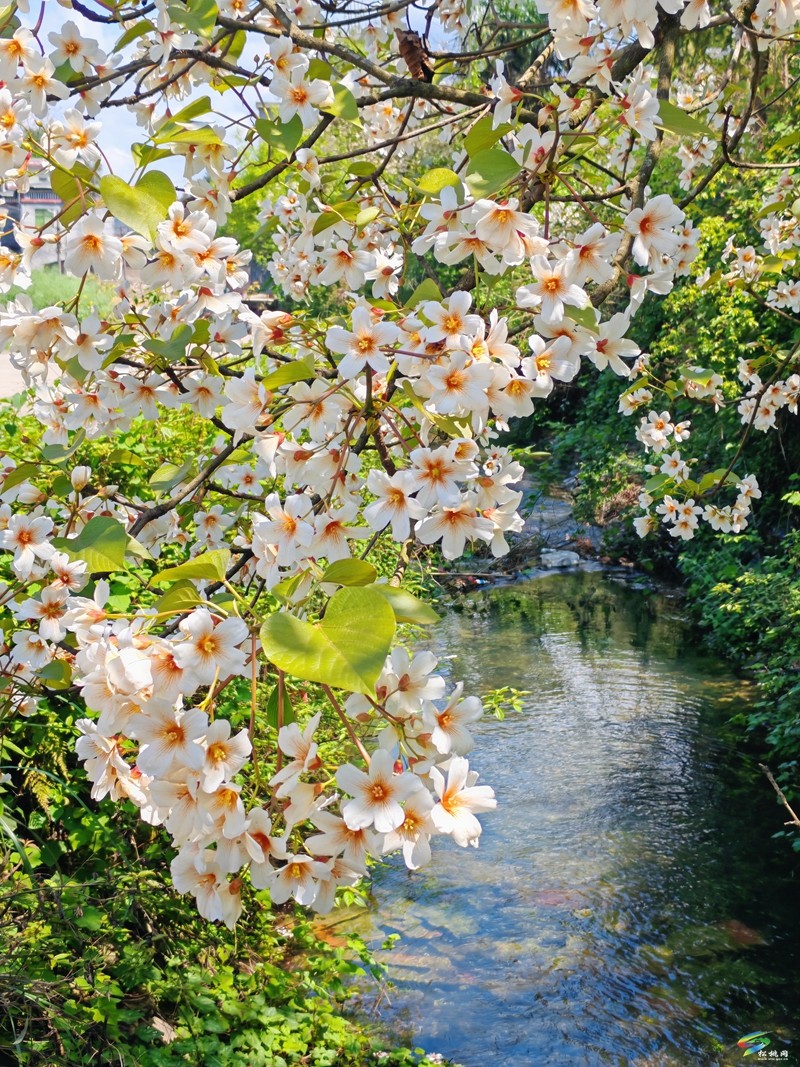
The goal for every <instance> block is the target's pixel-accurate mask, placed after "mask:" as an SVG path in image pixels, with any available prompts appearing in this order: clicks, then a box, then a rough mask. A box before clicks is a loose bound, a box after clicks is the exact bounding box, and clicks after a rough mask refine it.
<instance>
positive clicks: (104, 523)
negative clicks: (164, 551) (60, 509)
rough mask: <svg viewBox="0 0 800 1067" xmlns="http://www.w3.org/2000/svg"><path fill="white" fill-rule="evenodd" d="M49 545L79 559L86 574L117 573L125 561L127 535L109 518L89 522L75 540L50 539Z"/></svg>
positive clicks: (99, 517) (120, 525) (71, 557)
mask: <svg viewBox="0 0 800 1067" xmlns="http://www.w3.org/2000/svg"><path fill="white" fill-rule="evenodd" d="M53 545H54V547H55V548H57V549H58V550H59V552H66V554H67V555H68V556H69V557H70V559H82V560H83V561H84V563H85V564H86V566H87V568H88V570H89V573H90V574H105V573H108V572H109V571H118V570H120V568H121V567H122V566H123V564H124V562H125V550H126V549H127V547H128V533H127V531H126V529H125V527H124V526H123V525H122V523H120V522H117V520H116V519H112V518H111V516H109V515H98V516H97V517H96V518H94V519H89V521H88V522H87V523H86V525H85V526H84V528H83V529H82V530H81V532H80V533H79V534H78V536H77V537H54V538H53Z"/></svg>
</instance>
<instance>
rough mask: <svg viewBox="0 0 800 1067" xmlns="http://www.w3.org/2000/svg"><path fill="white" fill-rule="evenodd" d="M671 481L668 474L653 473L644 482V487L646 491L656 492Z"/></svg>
mask: <svg viewBox="0 0 800 1067" xmlns="http://www.w3.org/2000/svg"><path fill="white" fill-rule="evenodd" d="M671 481H672V479H671V478H670V476H669V475H668V474H654V475H653V477H652V478H648V479H647V481H646V482H645V483H644V488H645V491H646V492H648V493H658V492H660V491H661V490H662V489H663V488H664V486H665V485H666V484H667V483H668V482H671Z"/></svg>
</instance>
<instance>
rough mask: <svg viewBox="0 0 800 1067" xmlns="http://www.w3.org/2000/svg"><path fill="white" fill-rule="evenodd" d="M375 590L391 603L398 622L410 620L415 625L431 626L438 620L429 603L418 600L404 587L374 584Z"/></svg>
mask: <svg viewBox="0 0 800 1067" xmlns="http://www.w3.org/2000/svg"><path fill="white" fill-rule="evenodd" d="M375 592H376V593H380V594H381V596H382V597H385V598H386V600H387V601H388V603H390V604H391V605H392V610H393V611H394V616H395V618H396V619H397V621H398V622H412V623H414V624H415V625H417V626H432V625H433V623H435V622H438V621H439V618H440V616H439V615H437V614H436V612H435V611H434V610H433V608H432V607H431V606H430V604H426V603H425V601H424V600H418V599H417V598H416V597H415V596H412V595H411V593H407V592H406V591H405V589H395V587H394V586H393V585H376V586H375Z"/></svg>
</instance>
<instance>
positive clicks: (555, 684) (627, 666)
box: [361, 573, 800, 1067]
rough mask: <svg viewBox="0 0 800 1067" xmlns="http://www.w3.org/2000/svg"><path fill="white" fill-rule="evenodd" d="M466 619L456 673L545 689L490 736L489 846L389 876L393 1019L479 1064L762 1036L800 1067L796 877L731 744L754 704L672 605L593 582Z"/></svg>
mask: <svg viewBox="0 0 800 1067" xmlns="http://www.w3.org/2000/svg"><path fill="white" fill-rule="evenodd" d="M459 608H460V610H453V611H451V612H450V613H449V614H448V615H447V617H446V618H445V619H444V620H443V622H442V624H441V625H440V627H438V632H437V634H436V635H435V643H436V646H437V647H438V648H439V650H440V651H442V652H444V650H447V653H448V654H449V656H450V657H451V658H450V660H449V663H448V667H449V669H451V670H452V674H453V676H454V677H458V678H464V679H465V680H466V689H467V691H468V692H469V691H473V692H485V691H487V690H489V689H493V688H496V687H500V686H505V685H512V686H515V687H517V688H519V689H527V690H530V691H531V695H530V696H528V697H526V698H525V701H524V708H523V710H522V711H521V712H519V713H512V714H510V715H509V716H508V717H507V718H506V719H505V721H503V722H497V721H495V720H484V721H483V722H482V723H480V724H479V726H478V729H477V731H476V733H477V735H478V737H477V744H476V766H477V767H478V768H479V769H480V771H481V775H482V780H485V781H487V782H490V783H491V784H492V785H493V786H494V788H495V790H496V792H497V795H498V801H499V803H500V804H501V805H502V815H499V814H498V815H497V816H495V817H494V818H492V817H489V816H485V817H483V822H484V826H485V831H484V836H483V838H482V839H481V848H480V849H479V850H477V851H475V850H472V849H469V850H462V849H458V848H457V847H455V846H452V847H448V845H447V844H445V845H444V846H441V844H440V848H439V849H438V850H437V851H436V852H435V860H434V863H433V865H432V866H431V867H430V868H429V869H428V870H427V871H424V872H419V873H418V874H416V875H408V874H407V873H406V872H405V870H404V869H402V867H400V866H392V867H389V868H387V869H385V870H384V871H382V872H380V873H379V875H378V877H377V879H376V884H375V890H374V895H375V901H376V908H375V911H374V912H373V913H372V914H371V916H370V917H369V918H368V919H367V920H366V921H367V922H368V924H369V927H368V929H369V931H370V933H369V936H370V938H371V939H372V941H373V943H374V944H376V945H378V944H380V943H381V941H382V939H383V938H384V937H385V936H386V935H388V934H390V933H394V932H397V933H400V934H401V935H402V940H401V942H400V945H399V947H398V949H397V950H396V951H394V952H393V953H391V954H390V955H389V957H388V960H389V962H390V968H391V974H392V976H393V978H394V981H395V986H394V988H393V989H392V990H390V991H389V995H388V999H386V1000H384V1001H383V1002H382V1004H381V1007H380V1014H381V1015H382V1017H383V1020H384V1022H385V1023H388V1024H390V1025H391V1026H392V1027H393V1029H395V1030H396V1031H398V1032H399V1033H401V1034H405V1036H406V1037H407V1038H408V1039H410V1040H412V1041H414V1042H415V1043H419V1044H422V1045H423V1046H425V1047H426V1048H428V1049H431V1050H436V1051H439V1052H442V1053H444V1054H445V1055H447V1056H451V1057H453V1058H454V1059H456V1060H457V1061H458V1062H460V1063H462V1064H464V1065H465V1067H484V1065H485V1064H494V1063H498V1064H503V1065H506V1067H531V1065H533V1064H536V1065H539V1064H554V1065H557V1067H561V1065H564V1067H570V1065H573V1064H575V1065H577V1064H586V1065H592V1064H624V1065H634V1067H657V1065H664V1067H667V1065H698V1064H709V1065H722V1064H725V1065H727V1064H741V1063H750V1062H753V1060H752V1059H747V1060H744V1059H743V1058H742V1053H741V1052H740V1051H739V1050H737V1049H736V1048H735V1043H736V1040H737V1038H738V1037H740V1036H742V1034H744V1033H746V1032H748V1031H752V1030H757V1029H764V1030H769V1031H772V1041H773V1044H772V1049H774V1050H775V1051H777V1052H778V1053H780V1052H781V1051H784V1050H787V1051H788V1058H786V1057H783V1058H782V1059H777V1060H775V1061H773V1062H784V1063H795V1064H800V1035H796V1040H795V1041H794V1049H795V1050H796V1051H793V1049H792V1045H793V1041H792V1038H793V1036H795V1035H794V1034H793V1031H792V1025H793V1021H796V1018H795V1019H793V1013H794V1012H795V1011H796V1008H795V1005H796V1004H797V994H798V992H800V986H799V985H798V963H800V937H799V936H798V933H797V923H796V914H795V907H794V905H795V904H796V899H797V897H796V888H795V885H794V883H793V882H792V881H791V879H790V873H789V872H788V871H787V866H788V864H787V857H786V851H785V846H781V845H777V844H775V843H773V842H771V841H770V840H769V834H770V833H771V832H772V830H773V829H774V827H775V825H776V820H775V811H774V809H773V808H772V807H771V806H770V805H769V804H767V805H766V807H765V808H763V809H759V810H757V811H754V810H753V796H754V795H756V794H755V791H754V790H752V789H746V790H742V789H741V787H739V788H738V792H737V786H736V779H735V778H734V777H733V776H732V775H730V774H726V773H725V771H726V768H727V767H729V765H730V762H731V758H732V757H731V752H730V751H729V749H728V748H727V747H726V744H725V742H724V741H723V740H721V739H720V737H721V727H722V724H723V723H724V721H725V720H726V719H727V718H728V717H729V715H730V714H731V710H732V708H733V707H735V706H736V702H737V701H742V700H746V699H748V698H749V697H750V696H751V694H750V693H749V692H748V690H747V689H746V688H743V686H742V683H740V682H738V681H736V680H735V679H733V678H732V677H731V676H730V674H729V673H727V672H726V671H725V669H724V668H723V667H721V666H720V665H719V664H717V663H716V662H715V661H713V660H709V659H708V658H703V657H701V656H698V655H697V654H696V651H695V650H694V648H693V647H692V643H691V639H690V638H689V637H688V635H687V631H686V629H685V627H684V626H683V625H682V623H681V621H680V617H679V614H678V612H677V610H676V609H675V607H674V605H672V604H671V602H670V601H669V600H668V599H667V598H665V597H663V596H657V595H655V594H652V593H648V592H647V591H643V590H635V589H631V588H630V587H628V586H626V585H625V584H621V583H619V582H615V581H613V580H612V579H610V578H608V577H606V576H603V575H600V574H596V573H580V574H572V575H558V576H548V577H545V578H542V579H539V580H536V581H532V582H530V583H527V584H525V585H518V586H513V587H508V588H504V589H496V590H493V591H491V592H489V593H484V594H479V595H476V596H474V597H472V598H468V599H466V600H465V601H463V602H462V603H461V604H460V605H459ZM364 921H365V920H364V919H363V918H362V920H361V922H362V924H363V922H364ZM378 923H380V925H378Z"/></svg>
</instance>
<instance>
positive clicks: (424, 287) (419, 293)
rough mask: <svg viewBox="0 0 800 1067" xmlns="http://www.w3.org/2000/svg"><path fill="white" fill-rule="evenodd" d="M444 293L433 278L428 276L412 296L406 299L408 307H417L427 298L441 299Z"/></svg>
mask: <svg viewBox="0 0 800 1067" xmlns="http://www.w3.org/2000/svg"><path fill="white" fill-rule="evenodd" d="M441 299H442V293H441V290H440V289H439V286H438V285H437V284H436V282H435V281H434V280H433V278H426V279H425V280H424V281H422V282H420V283H419V285H418V286H417V288H416V289H415V290H414V292H413V293H412V294H411V296H410V297H409V298H408V300H406V307H407V308H415V307H416V306H417V305H418V304H422V303H424V302H425V301H427V300H441Z"/></svg>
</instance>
